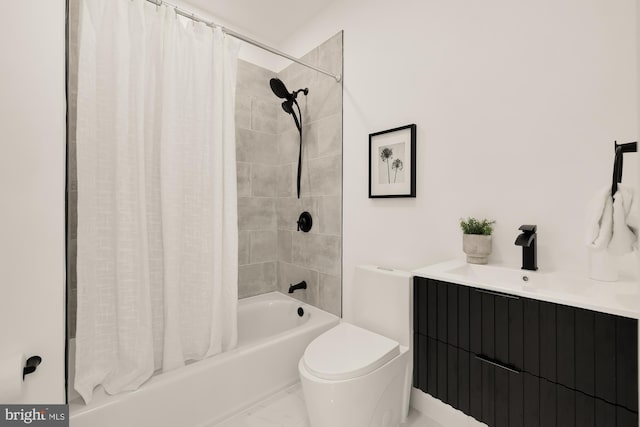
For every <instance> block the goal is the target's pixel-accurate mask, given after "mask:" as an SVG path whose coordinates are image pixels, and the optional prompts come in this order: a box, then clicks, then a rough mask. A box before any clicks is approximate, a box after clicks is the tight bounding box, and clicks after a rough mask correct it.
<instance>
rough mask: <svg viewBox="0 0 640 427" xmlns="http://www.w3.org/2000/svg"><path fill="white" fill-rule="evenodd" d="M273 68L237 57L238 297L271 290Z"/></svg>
mask: <svg viewBox="0 0 640 427" xmlns="http://www.w3.org/2000/svg"><path fill="white" fill-rule="evenodd" d="M272 77H275V73H274V72H272V71H269V70H267V69H265V68H262V67H258V66H257V65H253V64H251V63H249V62H246V61H242V60H240V61H238V77H237V85H236V158H237V169H238V229H239V235H238V238H239V242H238V243H239V245H238V248H239V250H238V264H239V266H238V297H239V298H244V297H249V296H252V295H259V294H263V293H266V292H271V291H274V290H276V279H277V261H278V219H277V212H276V206H277V203H276V201H277V200H276V193H277V188H278V186H277V183H278V180H279V174H280V166H279V163H280V159H279V157H278V121H277V114H278V112H281V111H282V110H281V108H280V103H279V101H278V98H276V97H275V96H274V95H273V93H272V92H271V88H270V86H269V79H271V78H272Z"/></svg>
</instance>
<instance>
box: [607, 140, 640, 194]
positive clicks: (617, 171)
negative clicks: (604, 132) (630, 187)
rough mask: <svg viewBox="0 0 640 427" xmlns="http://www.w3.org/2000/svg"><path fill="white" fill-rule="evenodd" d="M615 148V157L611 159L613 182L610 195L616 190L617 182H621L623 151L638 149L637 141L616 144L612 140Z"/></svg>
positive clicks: (633, 151)
mask: <svg viewBox="0 0 640 427" xmlns="http://www.w3.org/2000/svg"><path fill="white" fill-rule="evenodd" d="M613 148H614V150H615V158H614V161H613V183H612V185H611V197H613V195H614V194H616V192H617V191H618V183H620V182H622V158H623V155H624V153H636V152H637V151H638V143H637V142H628V143H626V144H618V142H617V141H614V142H613Z"/></svg>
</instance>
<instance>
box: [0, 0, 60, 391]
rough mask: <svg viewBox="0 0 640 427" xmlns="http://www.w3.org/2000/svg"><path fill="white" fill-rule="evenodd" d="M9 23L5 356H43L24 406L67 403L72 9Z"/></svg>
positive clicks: (2, 85)
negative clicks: (67, 90)
mask: <svg viewBox="0 0 640 427" xmlns="http://www.w3.org/2000/svg"><path fill="white" fill-rule="evenodd" d="M0 21H2V22H0V52H2V58H1V61H2V67H1V69H2V72H1V73H0V76H1V78H0V195H2V209H0V281H1V282H0V359H2V358H3V357H4V356H6V355H8V354H10V353H12V352H16V351H18V352H24V353H25V354H26V355H27V356H31V355H35V354H37V355H40V356H42V358H43V362H42V365H41V366H40V368H38V370H37V372H36V373H35V374H32V375H29V376H28V377H27V378H26V382H25V392H24V395H23V397H22V400H21V401H20V402H22V403H64V344H65V336H64V310H65V308H64V304H65V301H64V298H65V294H64V292H65V271H64V270H65V268H64V267H65V262H64V241H65V235H64V197H65V187H64V183H65V94H64V78H65V77H64V72H65V71H64V67H65V62H64V61H65V59H64V58H65V56H64V55H65V53H64V52H65V50H64V44H65V2H64V0H20V1H4V2H2V15H1V17H0ZM3 403H7V402H3Z"/></svg>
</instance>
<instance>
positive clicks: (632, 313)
mask: <svg viewBox="0 0 640 427" xmlns="http://www.w3.org/2000/svg"><path fill="white" fill-rule="evenodd" d="M412 273H413V274H414V275H415V276H420V277H426V278H430V279H435V280H442V281H446V282H452V283H458V284H461V285H467V286H471V287H475V288H480V289H486V290H490V291H496V292H503V293H508V294H511V295H518V296H521V297H525V298H531V299H536V300H541V301H548V302H552V303H556V304H564V305H569V306H574V307H580V308H585V309H588V310H594V311H599V312H602V313H609V314H614V315H618V316H625V317H630V318H634V319H638V318H640V286H639V283H638V282H639V281H638V279H637V278H634V277H630V276H625V275H621V276H620V279H619V280H618V281H617V282H600V281H596V280H591V279H588V278H586V277H579V276H576V275H571V274H567V273H555V272H541V271H535V272H534V271H527V270H520V269H514V268H512V267H511V268H510V267H506V266H502V265H495V264H490V265H474V264H467V263H466V262H465V261H463V260H451V261H446V262H441V263H438V264H433V265H430V266H427V267H423V268H419V269H417V270H413V271H412Z"/></svg>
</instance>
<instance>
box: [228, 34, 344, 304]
mask: <svg viewBox="0 0 640 427" xmlns="http://www.w3.org/2000/svg"><path fill="white" fill-rule="evenodd" d="M302 59H304V60H305V61H307V62H309V63H311V64H314V65H316V66H318V67H321V68H324V69H327V70H329V71H331V72H333V73H339V74H342V33H338V34H337V35H335V36H334V37H332V38H331V39H329V40H328V41H326V42H325V43H323V44H322V45H320V46H318V47H317V48H315V49H314V50H312V51H311V52H309V53H308V54H307V55H305V56H304V57H303V58H302ZM271 77H275V76H274V74H273V73H271V72H270V71H268V70H265V69H263V68H260V67H257V66H255V65H252V64H249V63H247V62H241V63H240V64H239V67H238V84H237V92H236V129H237V131H236V143H237V160H238V218H239V220H238V224H239V229H240V241H239V247H240V251H239V261H240V271H239V294H240V297H244V296H250V295H257V294H261V293H265V292H269V291H272V290H279V291H281V292H285V293H286V292H287V291H288V287H289V284H292V283H297V282H299V281H301V280H305V281H306V282H307V285H308V288H307V289H306V290H301V291H296V292H295V293H294V294H293V296H294V297H296V298H299V299H301V300H303V301H305V302H308V303H310V304H312V305H315V306H317V307H320V308H322V309H324V310H327V311H329V312H331V313H334V314H337V315H339V314H340V312H341V289H342V287H341V276H342V262H341V259H342V257H341V246H342V244H341V241H342V237H341V236H342V230H341V224H342V206H341V203H342V85H341V84H340V83H336V81H335V80H334V79H333V78H331V77H328V76H325V75H323V74H320V73H318V72H316V71H313V70H311V69H308V68H306V67H303V66H301V65H298V64H295V63H294V64H292V65H290V66H289V67H287V68H286V69H284V70H283V71H282V72H280V73H279V74H278V75H277V77H279V78H280V79H281V80H282V81H283V82H284V83H285V85H286V86H287V88H288V89H289V90H296V89H300V88H305V87H307V88H309V95H308V96H307V97H304V96H303V95H302V94H300V95H298V102H299V103H300V107H301V109H302V115H303V130H302V133H303V153H302V157H303V165H302V179H301V189H300V199H299V200H298V198H297V197H296V174H297V161H298V144H299V139H298V138H299V136H298V131H297V129H296V127H295V125H294V122H293V119H292V118H291V116H289V115H288V114H286V113H285V112H284V111H283V110H282V108H281V107H280V102H281V100H280V99H278V98H276V97H275V95H273V93H272V92H271V90H270V88H269V79H270V78H271ZM303 211H308V212H309V213H311V215H312V217H313V227H312V229H311V231H310V232H309V233H303V232H299V231H297V230H296V228H297V224H296V221H297V219H298V216H299V215H300V213H301V212H303Z"/></svg>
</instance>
